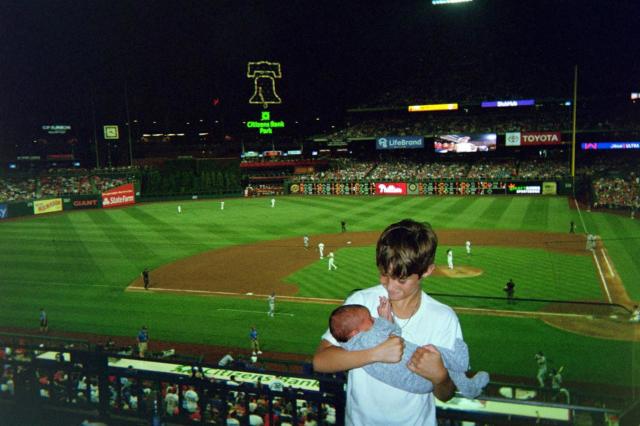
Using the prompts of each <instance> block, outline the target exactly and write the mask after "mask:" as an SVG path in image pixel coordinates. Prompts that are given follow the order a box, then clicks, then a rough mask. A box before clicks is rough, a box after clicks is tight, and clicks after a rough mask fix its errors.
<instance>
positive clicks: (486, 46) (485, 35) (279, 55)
mask: <svg viewBox="0 0 640 426" xmlns="http://www.w3.org/2000/svg"><path fill="white" fill-rule="evenodd" d="M639 16H640V1H637V0H629V1H626V0H615V1H614V0H601V1H590V0H571V1H569V0H567V1H565V0H549V1H545V0H539V1H527V0H475V1H474V2H473V3H471V4H461V5H453V6H448V7H446V6H438V7H436V6H432V5H431V3H430V1H429V0H422V1H402V0H393V1H348V0H343V1H325V0H321V1H314V2H312V1H295V0H286V1H283V0H278V1H272V0H263V1H247V0H233V1H218V0H208V1H186V0H183V1H163V0H154V1H140V0H127V1H106V0H105V1H95V0H88V1H77V0H75V1H70V0H60V1H56V0H23V1H11V2H9V1H3V2H2V3H1V4H0V40H1V42H0V54H1V57H2V61H1V63H0V93H1V94H2V96H1V101H0V144H7V143H20V142H21V141H23V140H28V139H29V138H31V137H32V133H33V130H34V129H36V128H38V127H39V126H40V125H41V124H47V123H54V122H55V123H74V125H75V124H76V123H77V124H78V125H79V126H81V127H82V126H86V127H90V126H91V121H92V111H94V110H95V112H96V115H97V119H98V121H101V122H102V121H104V120H120V121H124V91H125V85H126V86H127V90H128V95H129V107H130V110H131V117H132V118H138V119H140V120H152V119H157V120H181V119H191V118H195V117H196V116H203V117H210V116H211V114H212V111H211V110H212V108H213V106H212V105H211V100H212V99H214V98H219V99H220V100H221V104H220V106H219V107H218V108H220V110H221V111H224V115H225V117H226V119H227V120H228V121H233V120H242V119H247V118H248V113H247V111H248V110H247V105H246V104H247V100H248V98H249V96H250V95H251V91H252V83H251V81H250V80H249V79H247V78H246V77H245V75H244V74H245V72H246V63H247V62H248V61H253V60H264V59H267V60H272V61H278V62H280V63H281V64H282V70H283V78H282V81H280V82H278V84H279V86H278V90H279V93H280V94H281V96H282V97H283V99H284V102H285V109H286V113H287V114H289V116H295V117H294V118H296V119H301V120H302V119H305V118H306V117H312V116H315V115H324V116H326V115H336V114H340V113H341V112H343V111H344V108H345V107H349V106H354V105H357V104H358V103H360V102H361V101H362V100H364V99H367V98H370V97H372V96H373V95H375V94H376V93H377V92H378V91H380V90H381V89H383V88H386V87H394V86H397V85H398V84H401V82H402V81H403V80H404V79H407V78H408V76H411V75H415V74H417V73H419V72H420V70H421V69H423V68H429V67H436V66H437V67H443V66H446V65H447V64H449V65H451V67H450V68H452V69H453V70H454V71H451V72H455V66H457V64H461V65H464V64H468V63H473V64H480V68H482V69H484V70H488V72H491V70H492V69H498V68H499V69H500V72H497V71H496V74H497V75H500V78H509V76H513V78H514V79H516V78H536V76H528V75H527V70H529V69H531V68H533V67H532V65H533V64H535V65H536V66H537V67H543V68H544V69H545V70H546V71H547V73H548V74H551V75H554V74H555V75H557V76H558V78H559V79H563V80H568V81H570V79H571V77H572V75H573V64H578V65H579V66H580V67H581V77H582V80H581V82H582V85H583V86H582V90H583V93H588V92H590V91H593V92H594V93H595V92H598V91H600V93H602V92H603V91H610V92H611V93H613V92H620V93H627V92H631V91H640V54H639V52H640V47H639V46H640V30H639V26H640V25H639V19H638V17H639ZM505 75H506V76H507V77H504V76H505ZM546 78H548V76H547V77H546ZM452 101H455V99H454V100H452ZM92 102H93V104H92ZM214 114H220V112H214Z"/></svg>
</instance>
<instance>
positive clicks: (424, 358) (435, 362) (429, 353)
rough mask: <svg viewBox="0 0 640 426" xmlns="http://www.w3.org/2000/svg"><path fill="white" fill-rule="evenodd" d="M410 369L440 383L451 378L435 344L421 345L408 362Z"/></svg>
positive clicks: (434, 382)
mask: <svg viewBox="0 0 640 426" xmlns="http://www.w3.org/2000/svg"><path fill="white" fill-rule="evenodd" d="M407 367H408V368H409V370H411V371H413V372H414V373H416V374H418V375H420V376H422V377H424V378H425V379H428V380H430V381H431V382H432V383H433V384H434V385H439V384H441V383H443V382H445V381H446V380H447V379H448V378H449V373H448V372H447V370H446V368H445V367H444V364H443V362H442V357H441V356H440V352H439V351H438V349H436V347H435V346H433V345H425V346H421V347H419V348H418V349H416V351H415V352H414V353H413V356H412V357H411V359H410V360H409V363H408V364H407Z"/></svg>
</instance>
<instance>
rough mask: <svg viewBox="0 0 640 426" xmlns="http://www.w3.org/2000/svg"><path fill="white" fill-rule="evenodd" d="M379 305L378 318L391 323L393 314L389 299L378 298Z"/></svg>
mask: <svg viewBox="0 0 640 426" xmlns="http://www.w3.org/2000/svg"><path fill="white" fill-rule="evenodd" d="M379 299H380V304H379V305H378V316H379V317H380V318H384V319H386V320H387V321H390V322H393V314H392V312H391V303H389V299H387V298H386V297H384V296H380V298H379Z"/></svg>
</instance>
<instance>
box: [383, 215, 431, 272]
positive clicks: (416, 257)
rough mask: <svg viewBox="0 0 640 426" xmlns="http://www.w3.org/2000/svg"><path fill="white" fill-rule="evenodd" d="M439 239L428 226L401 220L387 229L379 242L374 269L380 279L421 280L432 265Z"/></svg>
mask: <svg viewBox="0 0 640 426" xmlns="http://www.w3.org/2000/svg"><path fill="white" fill-rule="evenodd" d="M437 248H438V237H437V236H436V234H435V232H433V229H432V228H431V225H430V224H428V223H426V222H425V223H420V222H416V221H415V220H412V219H404V220H401V221H400V222H397V223H394V224H391V225H389V226H388V227H387V228H386V229H385V230H384V231H383V232H382V234H381V235H380V238H378V244H377V246H376V265H377V266H378V270H379V271H380V274H381V275H385V276H389V277H392V278H406V277H408V276H410V275H412V274H417V275H419V276H422V274H424V273H425V272H427V270H428V269H429V266H431V265H432V264H433V263H434V260H435V257H436V249H437Z"/></svg>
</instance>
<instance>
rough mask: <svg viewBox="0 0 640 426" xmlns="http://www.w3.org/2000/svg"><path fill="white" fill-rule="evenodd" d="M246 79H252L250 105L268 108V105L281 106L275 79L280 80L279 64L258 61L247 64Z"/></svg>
mask: <svg viewBox="0 0 640 426" xmlns="http://www.w3.org/2000/svg"><path fill="white" fill-rule="evenodd" d="M247 77H248V78H252V79H253V96H251V99H249V103H250V104H259V105H262V107H263V108H268V107H269V105H270V104H281V103H282V99H280V96H278V94H277V93H276V80H275V79H276V78H282V71H281V70H280V63H278V62H269V61H258V62H249V63H247Z"/></svg>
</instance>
